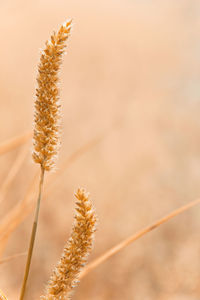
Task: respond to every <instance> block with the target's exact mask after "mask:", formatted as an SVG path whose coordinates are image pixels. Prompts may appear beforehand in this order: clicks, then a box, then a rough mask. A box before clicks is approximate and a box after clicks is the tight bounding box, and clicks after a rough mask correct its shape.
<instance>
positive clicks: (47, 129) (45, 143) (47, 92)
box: [33, 20, 72, 171]
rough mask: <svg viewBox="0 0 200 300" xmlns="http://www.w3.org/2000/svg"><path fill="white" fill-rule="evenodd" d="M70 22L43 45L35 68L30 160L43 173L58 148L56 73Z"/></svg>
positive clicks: (49, 165) (52, 161) (53, 159)
mask: <svg viewBox="0 0 200 300" xmlns="http://www.w3.org/2000/svg"><path fill="white" fill-rule="evenodd" d="M71 22H72V21H71V20H70V21H68V22H66V23H64V24H63V25H62V26H61V28H60V29H59V31H58V32H57V33H55V32H54V33H53V35H52V36H51V39H50V40H49V41H47V42H46V48H45V49H44V50H43V51H42V54H41V58H40V63H39V66H38V76H37V84H38V87H37V89H36V100H35V118H34V135H33V139H34V152H33V159H34V161H35V162H36V163H39V164H40V165H41V167H42V168H43V169H44V170H46V171H49V170H51V169H52V168H53V167H54V165H55V158H56V156H57V153H58V149H59V146H60V126H59V125H60V124H59V119H60V105H59V90H58V71H59V69H60V65H61V62H62V54H63V53H64V51H65V48H66V43H65V42H66V40H67V39H68V38H69V35H70V31H71Z"/></svg>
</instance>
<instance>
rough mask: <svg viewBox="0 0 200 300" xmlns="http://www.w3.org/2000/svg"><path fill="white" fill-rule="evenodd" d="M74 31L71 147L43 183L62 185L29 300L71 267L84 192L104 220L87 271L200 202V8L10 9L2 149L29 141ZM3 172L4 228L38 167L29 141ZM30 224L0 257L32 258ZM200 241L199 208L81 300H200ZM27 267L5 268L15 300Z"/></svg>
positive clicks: (189, 2)
mask: <svg viewBox="0 0 200 300" xmlns="http://www.w3.org/2000/svg"><path fill="white" fill-rule="evenodd" d="M69 18H73V20H74V21H73V22H74V26H73V33H72V36H71V38H70V40H69V43H68V50H67V55H66V56H65V57H64V64H63V66H62V71H61V74H60V76H61V84H60V87H61V103H62V113H63V121H62V128H63V135H62V148H61V152H60V156H59V159H58V164H57V170H56V171H55V173H54V174H52V175H51V174H48V175H47V176H46V177H50V176H54V178H55V182H54V185H53V186H52V189H51V190H50V192H49V193H48V195H47V196H46V197H44V199H43V201H42V207H41V213H40V221H39V228H38V234H37V240H36V246H35V251H34V256H33V261H32V267H31V273H30V278H29V283H28V293H27V297H26V299H29V300H32V299H39V296H40V295H41V294H42V291H43V289H44V286H45V284H46V282H47V280H48V279H49V275H50V273H51V270H52V268H53V266H54V265H55V264H56V262H57V261H58V259H59V257H60V254H61V252H62V249H63V246H64V243H65V242H66V240H67V238H68V236H69V234H70V230H71V224H72V220H73V209H74V196H73V194H74V192H75V190H76V189H77V188H78V187H79V186H81V187H85V188H86V189H87V190H88V191H90V194H91V198H92V199H93V202H94V205H95V207H96V211H97V214H98V219H99V222H98V231H97V233H96V239H95V246H94V249H93V252H92V255H91V256H90V261H91V260H92V259H94V258H96V257H98V256H99V255H100V254H102V253H104V252H105V251H106V250H107V249H109V248H110V247H111V246H113V245H115V244H117V243H118V242H120V241H121V240H123V239H125V238H127V237H128V236H129V235H131V234H133V233H134V232H136V231H137V230H138V229H140V228H142V227H144V226H146V225H148V224H149V223H151V222H152V221H154V220H155V219H157V218H159V217H161V216H163V215H164V214H166V213H168V212H170V211H171V210H173V209H175V208H177V207H179V206H181V205H183V204H185V203H188V202H189V201H192V200H194V199H195V198H198V197H199V196H200V185H199V182H200V118H199V115H200V36H199V32H200V2H199V1H198V0H182V1H174V0H162V1H159V0H154V1H153V0H141V1H138V0H124V1H122V0H121V1H120V0H115V1H114V0H107V1H105V0H102V1H92V0H85V1H80V0H74V1H72V0H68V1H66V0H57V1H55V0H35V1H25V0H7V1H3V0H1V2H0V27H1V47H0V66H1V72H0V99H1V106H0V107H1V109H0V142H4V141H6V140H7V139H9V138H12V137H14V136H17V135H20V134H23V133H24V132H27V131H30V130H31V129H32V126H33V125H32V122H33V106H34V93H35V86H36V74H37V64H38V62H39V56H40V49H42V48H44V45H45V41H46V40H47V39H48V38H49V37H50V35H51V33H52V32H53V30H57V29H58V28H59V26H60V25H61V24H62V23H63V22H64V21H65V20H66V19H69ZM88 143H89V144H88ZM79 149H82V150H80V151H79V152H78V154H77V150H79ZM74 153H75V154H74ZM73 154H74V155H75V159H73V161H71V163H70V164H68V165H67V167H66V168H65V170H64V172H63V173H62V175H60V176H59V177H58V178H57V177H56V172H59V170H60V169H61V168H62V166H63V165H64V162H65V161H66V159H70V157H72V155H73ZM76 154H77V155H76ZM20 159H21V165H20V168H19V170H18V172H17V174H16V176H15V177H14V178H13V180H12V182H11V184H10V185H9V188H7V189H6V188H3V183H4V180H5V178H7V176H8V173H9V171H10V170H11V169H12V167H13V164H15V163H16V161H17V160H20ZM0 163H1V170H0V182H1V187H0V196H1V210H0V224H1V222H2V220H4V218H5V216H6V215H7V214H8V213H9V211H11V210H12V208H13V207H15V205H16V204H17V203H18V202H19V201H20V200H21V199H23V197H24V196H25V194H26V193H27V189H28V188H29V185H30V182H31V180H32V178H33V177H34V175H35V173H36V172H37V169H38V168H39V167H38V166H35V165H34V164H33V162H32V158H31V141H29V143H28V144H26V145H23V146H21V147H19V148H17V149H15V150H13V151H10V152H9V153H6V154H4V155H1V157H0ZM56 178H57V179H56ZM46 179H48V178H46ZM32 219H33V213H31V214H30V215H29V216H28V217H27V218H26V219H25V220H24V221H23V222H22V223H21V224H20V225H19V226H17V228H16V229H15V230H14V232H13V233H12V235H11V236H9V238H8V239H7V240H6V247H5V248H4V249H3V250H2V253H1V255H2V256H1V257H2V258H3V257H6V256H9V255H13V254H15V253H19V252H24V251H27V247H28V242H29V236H30V231H31V224H32ZM199 231H200V207H198V206H197V207H196V208H194V209H192V210H190V211H187V212H186V213H184V214H183V215H181V216H178V217H177V218H175V219H173V220H171V221H170V222H168V223H167V224H165V225H163V226H161V227H160V228H158V229H157V230H155V231H153V232H152V233H150V234H148V235H146V236H145V237H144V238H142V239H140V240H138V241H137V242H135V243H134V244H132V245H130V246H129V247H127V248H126V249H124V250H123V251H121V252H120V253H119V254H117V255H115V256H113V257H112V258H110V259H109V260H108V261H106V262H104V263H103V264H101V265H100V266H99V267H98V268H96V269H95V270H94V271H92V272H91V273H90V274H88V275H87V276H86V277H85V278H84V279H83V280H81V282H80V285H79V287H78V288H77V289H76V291H75V294H74V297H73V299H77V300H85V299H88V300H90V299H92V300H109V299H115V300H119V299H120V300H121V299H123V300H132V299H134V300H155V299H156V300H198V299H200V259H199V255H200V239H199V237H200V235H199ZM24 265H25V257H24V256H22V257H19V258H16V259H14V260H12V261H10V262H7V263H4V264H1V265H0V288H1V289H2V290H3V291H4V292H5V294H6V295H7V296H8V299H9V300H15V299H18V295H19V290H20V285H21V282H22V277H23V273H24Z"/></svg>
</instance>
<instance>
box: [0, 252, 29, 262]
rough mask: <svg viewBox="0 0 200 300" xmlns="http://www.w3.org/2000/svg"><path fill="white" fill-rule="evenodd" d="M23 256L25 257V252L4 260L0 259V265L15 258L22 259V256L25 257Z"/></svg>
mask: <svg viewBox="0 0 200 300" xmlns="http://www.w3.org/2000/svg"><path fill="white" fill-rule="evenodd" d="M25 255H27V252H22V253H17V254H14V255H10V256H7V257H5V258H2V259H0V264H3V263H6V262H9V261H11V260H13V259H15V258H18V257H22V256H25Z"/></svg>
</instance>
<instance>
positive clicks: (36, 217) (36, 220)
mask: <svg viewBox="0 0 200 300" xmlns="http://www.w3.org/2000/svg"><path fill="white" fill-rule="evenodd" d="M43 182H44V169H43V168H42V167H41V177H40V183H39V194H38V199H37V204H36V210H35V217H34V222H33V227H32V232H31V239H30V243H29V250H28V256H27V261H26V268H25V273H24V279H23V283H22V288H21V294H20V300H23V299H24V295H25V291H26V284H27V280H28V275H29V271H30V265H31V259H32V254H33V248H34V243H35V236H36V231H37V224H38V217H39V211H40V201H41V196H42V187H43Z"/></svg>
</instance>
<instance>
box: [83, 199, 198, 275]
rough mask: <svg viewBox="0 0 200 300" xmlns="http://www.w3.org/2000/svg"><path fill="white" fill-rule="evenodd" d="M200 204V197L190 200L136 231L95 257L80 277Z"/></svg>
mask: <svg viewBox="0 0 200 300" xmlns="http://www.w3.org/2000/svg"><path fill="white" fill-rule="evenodd" d="M197 204H200V199H197V200H195V201H193V202H190V203H188V204H186V205H184V206H182V207H180V208H178V209H176V210H174V211H172V212H171V213H169V214H168V215H166V216H164V217H163V218H161V219H159V220H157V221H156V222H154V223H153V224H151V225H149V226H147V227H145V228H143V229H142V230H140V231H138V232H136V233H135V234H133V235H131V236H130V237H128V238H127V239H125V240H123V241H122V242H121V243H119V244H117V245H116V246H114V247H112V248H111V249H110V250H108V251H106V252H105V253H104V254H103V255H101V256H99V257H98V258H97V259H95V260H94V261H93V262H91V263H90V264H88V266H87V267H86V268H85V270H83V271H82V273H81V275H80V278H83V277H84V276H85V275H87V274H88V273H89V272H91V271H92V270H93V269H95V268H96V267H98V266H99V265H100V264H102V263H103V262H104V261H106V260H107V259H109V258H110V257H112V256H113V255H115V254H117V253H118V252H120V251H121V250H122V249H124V248H125V247H127V246H128V245H130V244H132V243H133V242H134V241H136V240H138V239H139V238H141V237H142V236H143V235H145V234H146V233H148V232H150V231H152V230H154V229H156V228H157V227H158V226H160V225H162V224H164V223H166V222H167V221H169V220H170V219H172V218H174V217H176V216H178V215H180V214H181V213H183V212H184V211H186V210H188V209H190V208H192V207H193V206H195V205H197Z"/></svg>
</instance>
